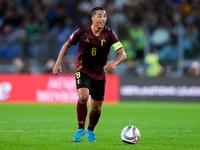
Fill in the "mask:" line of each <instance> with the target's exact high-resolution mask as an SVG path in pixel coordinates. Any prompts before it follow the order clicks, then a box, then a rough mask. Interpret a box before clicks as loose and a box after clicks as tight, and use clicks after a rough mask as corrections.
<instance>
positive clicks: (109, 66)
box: [103, 62, 116, 72]
mask: <svg viewBox="0 0 200 150" xmlns="http://www.w3.org/2000/svg"><path fill="white" fill-rule="evenodd" d="M115 67H116V64H115V63H114V62H111V63H109V64H107V65H105V66H104V67H103V69H104V71H105V72H106V71H113V70H114V69H115Z"/></svg>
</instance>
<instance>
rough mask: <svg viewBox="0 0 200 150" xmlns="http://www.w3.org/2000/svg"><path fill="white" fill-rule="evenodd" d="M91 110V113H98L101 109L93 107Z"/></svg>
mask: <svg viewBox="0 0 200 150" xmlns="http://www.w3.org/2000/svg"><path fill="white" fill-rule="evenodd" d="M92 111H93V113H99V112H100V111H101V107H93V108H92Z"/></svg>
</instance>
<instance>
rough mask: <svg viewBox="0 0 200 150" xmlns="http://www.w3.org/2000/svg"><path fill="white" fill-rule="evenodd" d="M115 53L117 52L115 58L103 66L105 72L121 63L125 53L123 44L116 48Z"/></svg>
mask: <svg viewBox="0 0 200 150" xmlns="http://www.w3.org/2000/svg"><path fill="white" fill-rule="evenodd" d="M113 47H114V46H113ZM116 53H117V54H118V56H117V58H116V59H115V60H113V61H112V62H110V63H108V64H107V65H105V66H104V71H105V72H106V71H113V70H114V69H115V67H116V66H117V65H119V64H121V63H122V62H123V61H124V60H125V59H126V53H125V50H124V47H123V46H122V47H120V48H119V49H117V50H116Z"/></svg>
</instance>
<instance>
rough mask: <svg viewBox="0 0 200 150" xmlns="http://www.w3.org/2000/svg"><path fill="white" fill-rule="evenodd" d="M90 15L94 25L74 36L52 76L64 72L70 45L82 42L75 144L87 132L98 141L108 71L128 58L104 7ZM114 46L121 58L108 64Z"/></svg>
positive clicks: (63, 49)
mask: <svg viewBox="0 0 200 150" xmlns="http://www.w3.org/2000/svg"><path fill="white" fill-rule="evenodd" d="M91 15H92V17H91V19H92V25H84V26H82V27H80V28H79V29H77V30H76V31H74V32H73V33H72V34H71V36H70V37H69V39H68V40H67V42H66V43H64V45H63V47H62V49H61V51H60V53H59V55H58V58H57V61H56V64H55V66H54V68H53V74H57V75H59V74H60V72H62V67H61V61H62V59H63V58H64V56H65V55H66V54H67V52H68V51H69V49H70V47H71V45H75V44H77V43H78V42H79V51H78V54H77V63H76V86H77V90H78V96H79V99H78V102H77V119H78V131H77V132H76V134H75V136H74V137H73V141H74V142H80V141H81V139H82V137H83V135H84V134H85V132H86V133H87V141H89V142H94V141H96V138H95V133H94V128H95V126H96V125H97V123H98V121H99V118H100V115H101V106H102V104H103V100H104V93H105V82H106V79H105V78H106V72H107V71H113V69H114V68H115V67H116V66H117V65H119V64H120V63H122V62H123V61H124V60H125V59H126V54H125V51H124V48H123V46H122V44H121V43H120V41H119V39H118V37H117V35H116V34H115V33H114V32H113V31H112V30H111V29H110V28H108V27H107V26H105V24H106V21H107V15H106V11H105V10H104V9H103V8H101V7H95V8H93V9H92V11H91ZM111 46H113V48H114V50H115V51H116V53H117V54H118V55H117V57H116V59H115V60H113V61H112V62H110V63H108V64H107V58H108V54H109V51H110V47H111ZM89 95H91V112H90V114H89V125H88V127H87V128H86V130H85V121H86V116H87V113H88V110H87V102H88V97H89Z"/></svg>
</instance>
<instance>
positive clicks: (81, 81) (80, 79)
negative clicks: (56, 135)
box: [73, 72, 90, 142]
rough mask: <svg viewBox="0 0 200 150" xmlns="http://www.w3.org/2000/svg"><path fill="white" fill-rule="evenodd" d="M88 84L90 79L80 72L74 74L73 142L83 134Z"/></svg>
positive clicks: (77, 140) (78, 140) (79, 139)
mask: <svg viewBox="0 0 200 150" xmlns="http://www.w3.org/2000/svg"><path fill="white" fill-rule="evenodd" d="M89 85H90V80H89V78H88V77H87V76H86V75H85V74H82V73H81V72H78V75H77V74H76V86H77V89H78V96H79V99H78V102H77V107H76V110H77V119H78V131H77V132H76V134H75V136H74V137H73V141H74V142H80V141H81V139H82V137H83V135H84V134H85V121H86V117H87V113H88V111H87V101H88V98H89Z"/></svg>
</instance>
